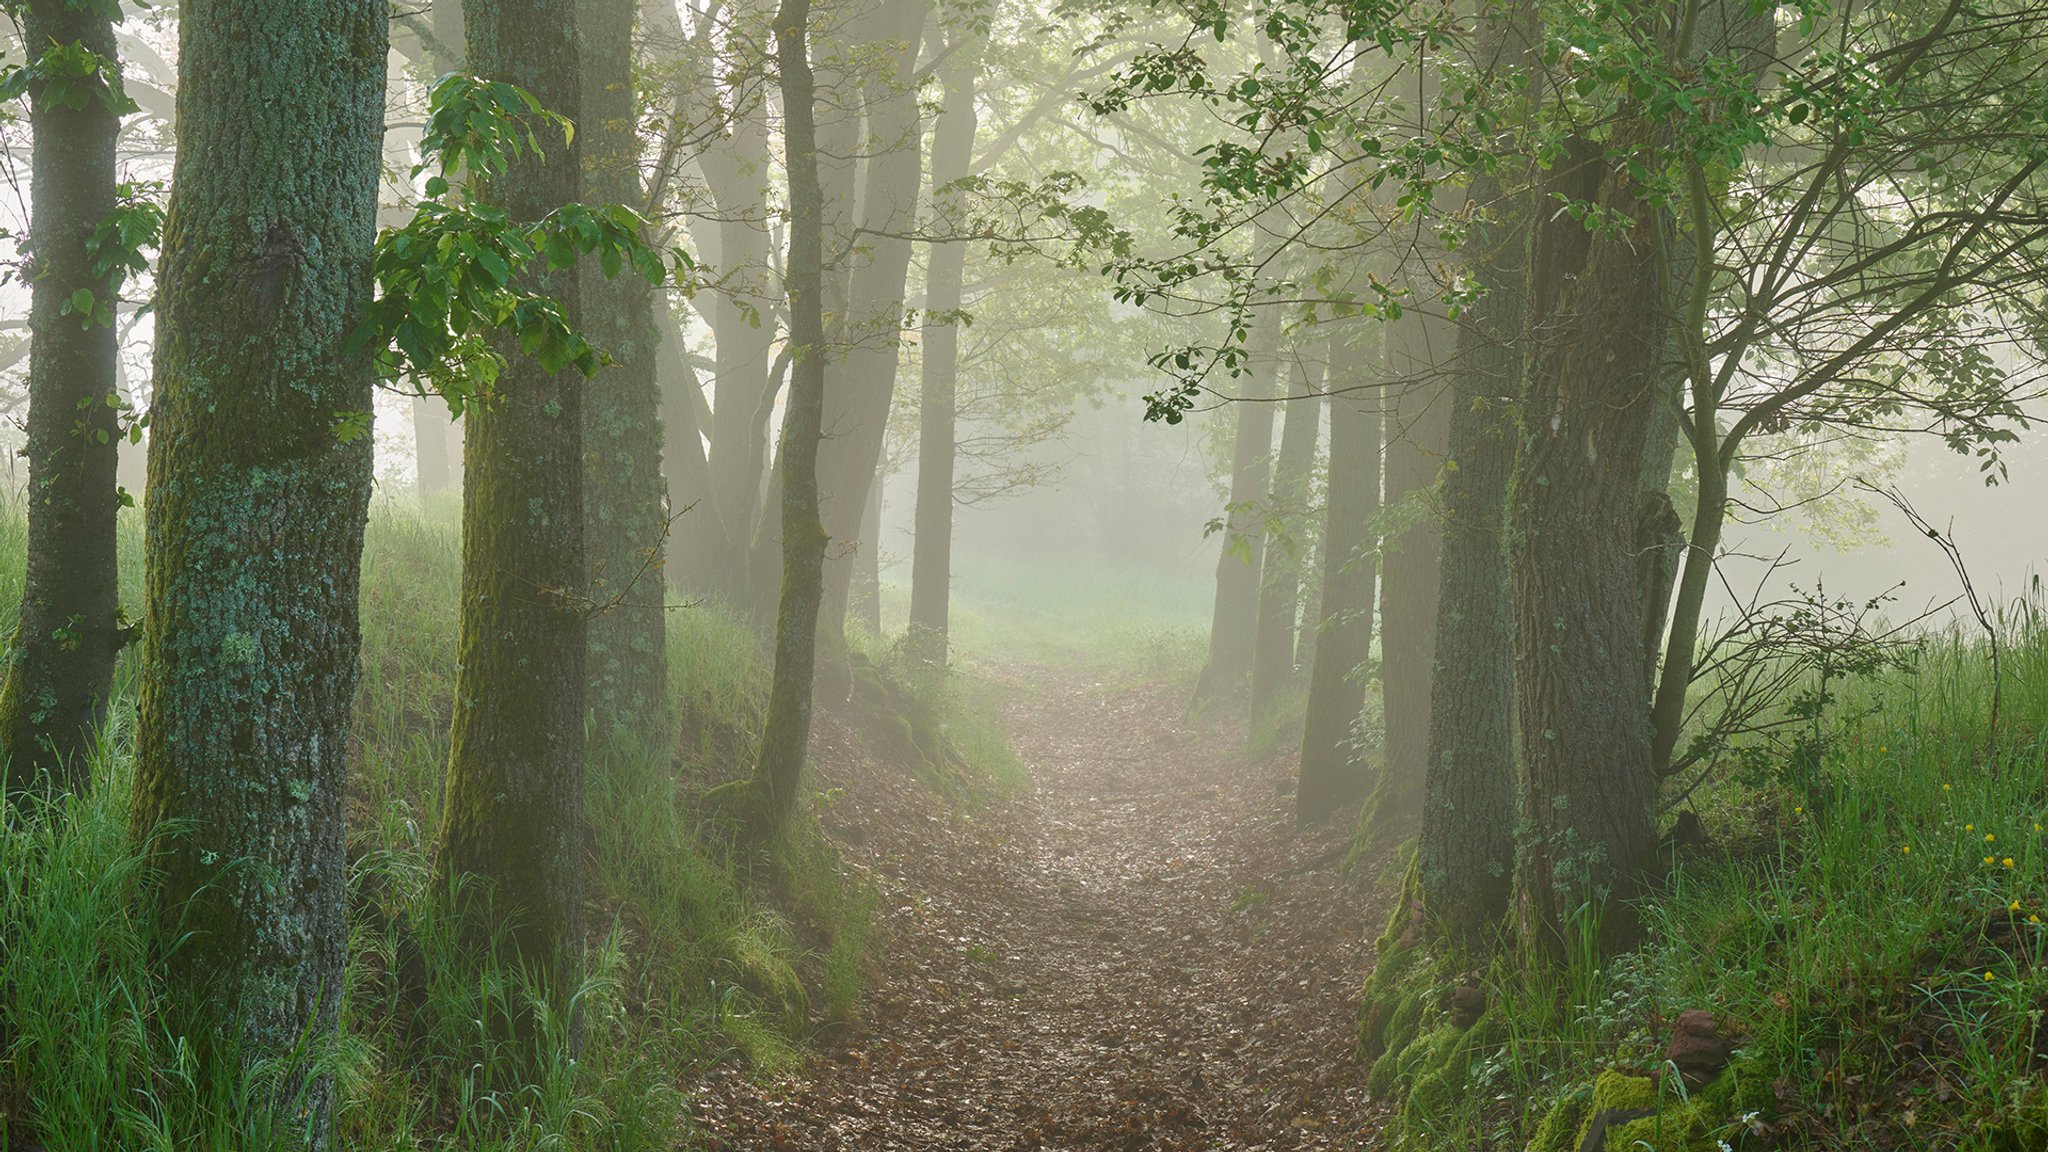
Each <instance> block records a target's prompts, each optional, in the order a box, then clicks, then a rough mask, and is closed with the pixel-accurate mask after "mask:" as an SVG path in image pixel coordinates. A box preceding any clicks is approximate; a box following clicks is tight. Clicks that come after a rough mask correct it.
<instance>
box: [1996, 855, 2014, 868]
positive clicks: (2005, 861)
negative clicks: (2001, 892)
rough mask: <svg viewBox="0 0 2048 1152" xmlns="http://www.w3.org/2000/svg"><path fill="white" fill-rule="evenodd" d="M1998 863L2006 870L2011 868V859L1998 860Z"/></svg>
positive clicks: (2008, 857)
mask: <svg viewBox="0 0 2048 1152" xmlns="http://www.w3.org/2000/svg"><path fill="white" fill-rule="evenodd" d="M1999 863H2000V864H2003V865H2005V866H2006V867H2007V868H2010V867H2012V857H2010V856H2007V857H2006V858H2005V859H2003V860H2000V861H1999Z"/></svg>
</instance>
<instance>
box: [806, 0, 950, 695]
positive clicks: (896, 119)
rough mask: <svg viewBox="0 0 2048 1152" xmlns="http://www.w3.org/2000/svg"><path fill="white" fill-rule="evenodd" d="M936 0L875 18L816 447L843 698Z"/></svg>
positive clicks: (891, 379) (893, 355)
mask: <svg viewBox="0 0 2048 1152" xmlns="http://www.w3.org/2000/svg"><path fill="white" fill-rule="evenodd" d="M930 8H931V4H930V0H883V2H882V4H881V7H880V10H879V11H878V12H877V13H876V14H875V16H874V17H873V19H874V21H875V24H876V28H877V34H876V35H875V36H874V37H873V41H872V42H873V43H874V44H876V45H877V46H878V47H879V46H889V47H891V48H893V51H891V52H890V53H889V56H888V59H889V61H890V63H889V64H888V65H887V66H885V67H878V68H874V69H872V70H871V71H870V72H869V74H868V75H866V76H865V77H863V78H862V82H861V88H862V98H863V103H864V104H865V106H866V108H867V122H868V124H867V141H866V146H865V149H864V151H865V153H866V155H867V176H866V180H865V182H864V187H863V190H862V196H861V211H860V217H861V231H862V236H861V238H860V241H859V244H858V246H857V251H864V252H865V254H866V259H865V261H864V262H857V263H855V265H854V267H853V269H852V274H853V280H852V287H851V290H850V294H849V296H848V301H847V325H848V326H847V331H846V333H845V336H846V341H847V344H846V350H845V354H844V355H843V356H842V357H841V358H840V360H839V362H838V363H837V364H836V365H834V367H833V370H832V377H833V387H832V390H831V392H830V393H829V394H828V395H827V396H826V398H825V440H824V445H823V447H822V449H821V450H820V452H819V455H818V472H819V484H820V497H821V499H822V500H823V504H822V509H823V512H824V516H825V532H826V534H827V535H828V536H829V537H830V538H831V539H832V540H833V541H834V546H833V547H832V548H831V550H830V552H829V553H828V557H827V560H826V564H825V601H824V605H823V607H822V608H821V609H820V617H819V624H818V627H819V641H820V642H821V643H822V644H823V645H824V647H823V649H822V650H821V657H822V659H823V661H824V666H823V667H821V669H820V676H821V680H822V681H823V683H821V685H820V690H821V691H825V692H827V693H829V694H830V695H832V696H842V695H843V694H844V692H845V691H846V690H847V689H848V688H850V687H851V681H850V680H849V679H848V678H847V675H846V674H845V672H844V669H843V667H842V666H843V665H844V663H845V648H846V613H847V606H848V596H849V592H850V590H851V587H852V579H853V573H854V569H855V567H856V560H857V558H858V557H859V556H860V555H861V554H862V553H863V552H864V551H871V550H872V549H873V548H874V546H875V542H874V541H873V540H871V539H865V538H863V536H862V532H861V520H862V516H863V513H864V511H865V509H866V507H867V500H868V489H869V487H870V486H871V485H872V484H873V483H874V482H875V476H876V469H877V466H878V465H879V464H880V462H881V458H882V442H883V439H884V437H885V436H886V435H887V433H888V430H889V405H890V403H891V402H892V400H893V399H894V397H895V395H896V369H897V365H898V363H899V361H900V359H901V351H902V339H901V333H902V328H903V323H902V321H903V295H904V282H905V280H906V278H907V277H908V275H909V272H910V246H911V245H910V239H909V234H910V233H911V232H912V231H914V230H915V229H916V227H917V188H918V176H919V172H920V170H921V168H922V162H923V159H924V157H923V138H922V135H921V133H920V129H919V120H918V104H917V84H916V81H915V80H914V78H913V77H914V74H915V72H916V68H917V51H918V46H919V44H920V43H922V41H923V39H924V25H925V17H926V14H927V13H928V12H929V10H930Z"/></svg>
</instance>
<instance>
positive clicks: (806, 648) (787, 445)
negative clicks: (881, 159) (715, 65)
mask: <svg viewBox="0 0 2048 1152" xmlns="http://www.w3.org/2000/svg"><path fill="white" fill-rule="evenodd" d="M810 12H811V5H810V0H782V7H781V10H780V11H778V12H777V13H776V14H775V56H776V62H777V65H778V67H779V68H780V70H781V85H782V109H783V136H784V141H785V143H784V153H785V155H786V157H787V159H786V161H785V165H784V166H785V168H786V169H787V171H788V175H789V219H790V225H789V260H788V262H787V264H786V265H785V266H784V267H785V276H786V282H787V286H788V293H789V316H790V338H791V339H792V340H793V341H794V342H795V343H796V350H795V353H794V356H793V358H792V361H791V364H790V382H789V410H788V412H787V413H786V414H785V415H784V417H783V422H782V451H781V453H780V454H779V460H778V463H779V464H780V466H781V472H782V490H781V504H782V597H781V602H780V603H779V604H778V606H777V610H776V619H775V670H774V673H773V676H772V678H771V681H770V684H769V693H768V714H767V716H766V718H765V719H764V720H763V721H762V725H761V750H760V758H759V760H758V761H757V762H756V764H755V768H754V789H755V802H756V809H755V819H754V821H753V823H752V826H751V829H750V831H751V833H752V834H753V836H754V837H755V838H756V839H757V840H768V839H772V838H773V837H775V836H777V835H779V834H780V833H781V832H782V830H783V828H784V827H786V826H787V825H788V823H789V819H790V816H791V815H792V814H793V813H794V812H795V811H796V806H797V799H798V795H799V789H800V787H801V786H802V783H803V769H804V759H805V756H806V755H807V753H808V750H809V748H810V742H811V689H812V685H811V677H812V673H813V670H814V665H815V660H816V655H817V650H816V643H817V636H818V627H817V625H818V604H819V600H820V598H821V597H822V596H823V594H824V567H825V526H824V521H823V520H822V519H821V518H820V515H819V510H818V442H819V440H820V439H821V437H822V436H823V433H824V428H825V319H824V307H823V305H824V299H823V297H824V287H825V285H824V280H825V276H824V224H825V195H824V190H823V188H822V187H821V185H820V182H819V179H818V134H817V123H816V120H815V109H816V92H815V88H814V81H813V77H812V74H811V61H810V53H809V50H808V48H807V47H806V42H807V39H808V35H807V34H808V31H809V29H808V28H807V25H808V24H809V22H810Z"/></svg>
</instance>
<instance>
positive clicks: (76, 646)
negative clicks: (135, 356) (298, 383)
mask: <svg viewBox="0 0 2048 1152" xmlns="http://www.w3.org/2000/svg"><path fill="white" fill-rule="evenodd" d="M23 15H24V17H25V20H24V23H23V28H22V31H23V34H24V35H25V36H26V37H27V42H28V43H29V44H30V45H34V46H36V47H37V48H40V49H42V50H44V51H49V50H51V49H53V48H55V47H57V46H77V47H79V48H83V49H84V50H86V51H88V52H91V53H92V54H94V55H95V56H97V57H98V58H99V59H100V60H102V61H104V62H106V63H107V64H108V65H109V66H110V67H111V68H112V69H113V70H115V71H116V72H118V68H119V65H118V63H116V61H115V43H114V26H113V23H112V21H111V20H109V19H108V16H107V10H106V8H105V7H103V6H101V5H96V4H94V5H75V4H73V3H71V2H69V0H31V2H30V3H29V4H28V5H27V8H26V11H25V12H24V13H23ZM118 91H119V89H118V88H114V89H113V90H112V91H111V92H109V93H108V95H110V96H111V95H112V94H113V92H118ZM84 104H85V106H84V107H82V108H70V107H66V106H65V104H64V103H62V102H59V101H57V100H53V99H51V98H50V97H49V95H48V94H47V92H46V91H45V90H44V88H43V86H42V85H35V86H33V87H31V88H30V90H29V119H30V127H31V128H32V130H33V131H34V134H35V142H34V145H33V149H34V150H33V152H32V153H31V158H30V170H29V171H30V184H31V187H30V192H29V197H30V219H29V251H30V252H31V254H32V259H33V261H34V264H33V266H32V268H31V269H30V271H29V273H28V276H27V279H28V280H29V281H30V294H31V295H30V304H29V350H28V424H27V429H26V431H27V433H28V437H27V444H26V445H25V447H24V448H23V454H24V455H25V456H27V458H28V493H27V504H28V541H27V570H26V571H25V573H24V574H23V585H22V597H21V616H20V620H19V624H18V627H17V628H16V629H15V633H14V636H13V638H12V639H11V641H10V642H9V643H8V646H7V670H6V682H5V685H4V686H0V752H4V755H5V758H6V767H5V771H6V789H5V792H6V794H7V795H8V796H9V797H12V796H13V795H14V794H16V793H19V792H21V791H23V790H24V789H27V788H35V789H38V790H48V791H79V790H83V789H84V787H85V786H86V785H87V784H88V783H89V782H90V776H91V753H92V747H93V743H94V741H95V740H96V739H97V737H98V735H99V731H100V728H101V726H102V725H103V724H105V723H106V718H107V701H108V696H109V694H110V693H111V691H112V689H113V680H114V661H115V659H116V657H117V656H118V655H119V654H120V651H121V648H122V645H123V643H124V642H125V635H126V634H125V630H124V629H123V627H122V622H121V605H120V589H119V587H118V577H119V568H118V564H117V560H116V557H115V544H114V523H115V519H116V516H117V515H118V513H119V511H120V494H119V482H118V480H117V479H116V472H117V470H118V468H119V466H120V448H119V443H120V439H121V428H120V420H119V418H120V411H121V410H120V407H119V398H120V393H119V390H118V386H117V382H116V372H117V361H118V358H119V348H118V344H117V340H116V335H115V329H114V327H113V324H112V323H111V319H112V317H111V313H112V312H113V311H114V310H115V307H116V302H115V301H114V300H113V298H112V297H113V294H114V286H113V280H112V277H111V276H109V275H106V274H95V272H94V268H93V265H94V264H95V263H96V261H95V260H94V259H93V257H92V255H91V254H90V253H89V252H87V251H86V242H87V241H88V240H89V239H91V237H92V234H93V229H94V228H96V227H97V226H98V225H99V223H100V221H102V220H105V219H106V218H107V217H108V215H109V214H110V213H112V212H113V210H114V207H115V198H114V181H115V169H114V141H115V137H116V136H117V135H118V133H119V131H120V127H121V121H120V116H119V114H118V113H116V112H115V111H114V108H113V106H112V105H111V104H110V103H108V102H106V101H103V100H100V99H87V100H86V101H85V102H84ZM80 292H83V293H87V294H89V295H90V296H91V298H92V300H93V302H94V304H95V305H97V306H98V307H100V308H104V309H106V310H107V311H108V313H109V318H108V319H109V322H107V323H102V322H100V321H99V320H96V319H94V318H93V311H94V308H93V307H92V306H88V307H86V308H83V309H76V308H73V307H71V304H72V300H73V294H74V293H80ZM67 312H69V314H68V315H67V314H66V313H67Z"/></svg>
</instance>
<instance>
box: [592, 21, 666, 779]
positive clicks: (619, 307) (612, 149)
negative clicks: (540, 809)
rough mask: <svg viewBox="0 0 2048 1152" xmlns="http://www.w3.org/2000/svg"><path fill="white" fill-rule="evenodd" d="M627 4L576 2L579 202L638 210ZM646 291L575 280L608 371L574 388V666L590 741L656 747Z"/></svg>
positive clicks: (658, 524)
mask: <svg viewBox="0 0 2048 1152" xmlns="http://www.w3.org/2000/svg"><path fill="white" fill-rule="evenodd" d="M636 7H637V5H636V3H635V0H582V5H581V7H580V8H579V9H578V11H577V27H578V28H579V29H580V30H581V32H582V35H583V45H582V58H583V94H582V105H583V117H582V119H581V121H580V122H579V123H578V129H579V131H578V133H577V144H578V145H579V146H580V147H581V148H582V151H583V193H582V198H583V200H584V201H585V202H586V203H591V204H637V203H639V202H640V200H641V198H642V196H641V186H640V184H641V181H640V138H639V134H638V132H637V131H636V129H637V127H638V111H639V104H638V100H637V99H636V96H635V92H634V88H633V68H632V65H633V16H634V12H635V9H636ZM655 291H656V289H654V288H651V287H650V286H649V285H648V283H647V281H646V280H644V279H642V278H640V277H638V276H632V275H625V274H621V275H619V276H617V277H612V278H607V277H606V276H605V275H604V273H603V271H602V270H601V269H600V268H599V267H598V266H597V264H596V262H595V261H585V262H584V264H583V265H582V266H581V267H580V268H579V269H578V283H577V293H578V296H579V299H580V301H581V304H582V313H581V315H582V317H583V333H584V335H585V337H587V338H588V339H589V340H590V341H591V342H592V343H593V344H596V345H597V346H598V347H599V348H602V349H604V350H605V351H606V352H607V353H608V354H609V355H610V356H611V359H612V363H611V364H610V365H608V366H606V367H604V368H601V369H599V371H598V373H597V375H596V376H595V377H593V378H591V379H590V380H589V381H588V382H587V383H585V384H583V388H584V390H585V392H586V396H585V398H584V402H583V461H584V471H583V533H584V549H585V552H586V555H587V563H588V567H589V573H590V575H589V588H590V596H591V598H592V599H593V600H594V601H595V602H596V607H595V615H594V616H592V617H591V619H590V625H589V636H588V647H587V649H586V659H587V661H588V670H589V687H588V692H589V699H588V705H589V709H590V713H591V722H592V730H593V731H594V732H595V733H596V734H597V736H598V738H600V739H610V738H612V737H613V736H615V735H626V736H630V737H632V738H633V739H635V740H638V741H640V742H642V743H643V744H646V745H648V746H650V747H654V746H658V745H659V744H660V743H661V737H662V734H663V733H664V732H666V730H667V727H668V650H667V643H666V628H667V622H666V616H667V611H666V608H665V601H666V597H667V584H666V582H665V581H664V580H663V578H662V569H663V566H664V561H665V559H666V556H667V547H668V516H667V513H666V512H665V511H664V495H665V492H664V485H663V481H662V474H661V450H662V430H661V388H660V385H659V383H658V382H657V378H656V369H657V362H658V356H659V345H660V342H661V333H660V331H659V330H658V329H656V328H655V326H654V292H655Z"/></svg>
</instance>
